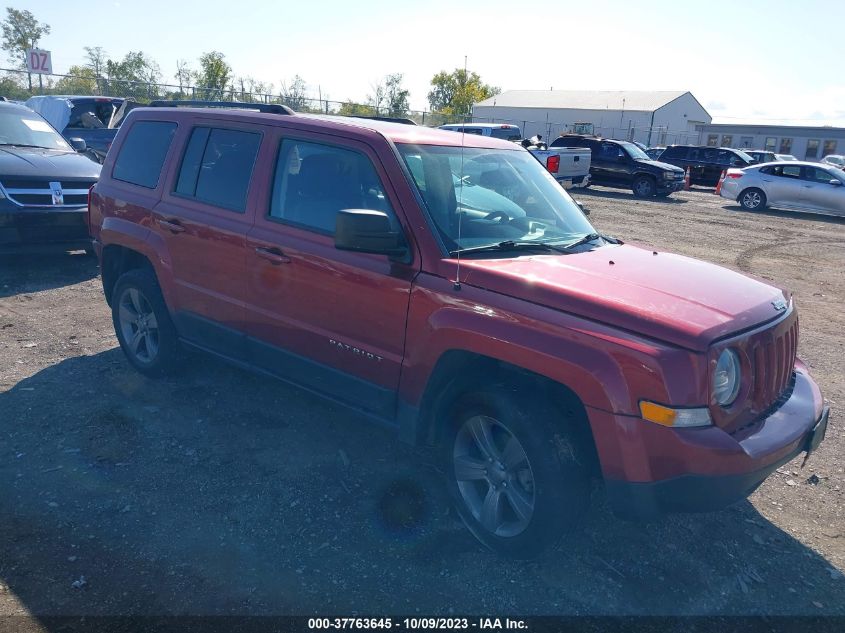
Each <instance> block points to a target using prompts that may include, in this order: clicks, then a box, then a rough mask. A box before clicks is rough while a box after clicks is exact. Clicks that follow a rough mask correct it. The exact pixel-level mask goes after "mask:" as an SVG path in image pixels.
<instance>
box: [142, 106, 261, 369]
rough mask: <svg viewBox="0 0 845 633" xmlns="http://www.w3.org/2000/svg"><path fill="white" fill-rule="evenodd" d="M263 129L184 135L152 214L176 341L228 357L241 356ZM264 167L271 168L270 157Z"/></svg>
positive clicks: (223, 128) (205, 128) (224, 128)
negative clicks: (169, 283)
mask: <svg viewBox="0 0 845 633" xmlns="http://www.w3.org/2000/svg"><path fill="white" fill-rule="evenodd" d="M261 139H262V128H261V127H260V126H250V125H225V124H223V123H222V122H219V123H218V122H211V123H209V124H208V125H198V126H196V127H194V128H193V129H191V130H189V131H187V139H186V141H185V149H184V152H183V156H182V160H181V164H180V168H179V169H178V170H177V171H176V174H175V175H174V176H173V177H172V180H171V182H170V183H168V186H167V189H166V191H165V193H164V194H163V195H162V199H161V202H159V204H158V205H156V207H155V209H154V210H153V218H152V220H153V222H152V226H151V229H152V231H153V232H154V233H156V234H157V235H158V236H159V238H160V239H161V240H163V241H164V242H165V244H166V249H165V251H166V252H167V253H168V254H169V257H170V261H169V262H166V264H165V265H169V266H170V268H171V270H172V277H173V281H174V297H173V299H174V301H173V303H174V305H173V308H174V317H175V320H176V325H177V328H178V329H179V333H180V335H181V336H183V337H184V338H186V339H187V340H189V341H192V342H194V343H197V344H200V345H202V346H204V347H208V348H210V349H214V350H215V351H220V352H222V353H225V354H226V355H228V356H234V357H240V356H242V355H243V352H244V349H245V345H244V341H245V336H244V335H243V334H241V332H240V331H239V330H240V329H241V327H242V323H243V318H244V298H245V290H244V285H245V279H246V268H245V250H244V249H245V243H246V233H247V230H248V229H249V227H250V226H251V225H252V222H253V219H254V213H255V208H254V207H255V191H254V188H252V190H251V187H250V183H251V179H252V172H253V168H254V166H255V164H256V161H257V157H258V152H259V149H260V147H261ZM268 159H269V160H272V159H270V158H269V157H268Z"/></svg>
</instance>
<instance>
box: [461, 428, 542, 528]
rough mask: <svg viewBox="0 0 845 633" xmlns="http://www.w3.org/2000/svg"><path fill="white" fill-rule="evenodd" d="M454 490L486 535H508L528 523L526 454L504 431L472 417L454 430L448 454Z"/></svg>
mask: <svg viewBox="0 0 845 633" xmlns="http://www.w3.org/2000/svg"><path fill="white" fill-rule="evenodd" d="M452 461H453V468H454V475H455V479H456V481H457V485H458V491H459V492H460V495H461V498H462V500H463V502H464V504H465V505H466V507H467V509H468V510H469V511H470V512H471V513H472V516H473V517H474V518H475V520H476V521H478V522H479V523H480V524H481V526H482V527H483V528H484V529H485V530H487V531H488V532H489V533H491V534H494V535H496V536H501V537H513V536H516V535H518V534H520V533H522V532H523V531H524V530H525V529H526V528H527V527H528V525H529V523H530V522H531V518H532V516H533V514H534V506H535V502H536V491H535V488H534V474H533V472H532V470H531V464H530V463H529V461H528V455H527V454H526V452H525V449H524V448H523V447H522V444H520V442H519V440H518V439H517V438H516V436H514V434H513V433H511V432H510V431H509V430H508V428H507V427H506V426H505V425H504V424H502V423H501V422H499V421H498V420H495V419H493V418H491V417H488V416H484V415H476V416H474V417H471V418H469V419H467V420H466V421H465V422H464V424H463V426H462V427H461V428H460V430H459V431H458V434H457V437H456V438H455V445H454V448H453V451H452Z"/></svg>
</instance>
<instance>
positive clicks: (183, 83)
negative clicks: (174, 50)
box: [173, 59, 194, 95]
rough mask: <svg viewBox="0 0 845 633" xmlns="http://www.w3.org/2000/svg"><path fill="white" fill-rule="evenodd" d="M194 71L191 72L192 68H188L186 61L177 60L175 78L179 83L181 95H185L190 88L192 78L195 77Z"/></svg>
mask: <svg viewBox="0 0 845 633" xmlns="http://www.w3.org/2000/svg"><path fill="white" fill-rule="evenodd" d="M193 75H194V71H192V70H191V67H190V66H188V62H186V61H185V60H184V59H177V60H176V74H175V75H173V77H174V78H175V79H176V81H178V82H179V94H180V95H183V94H185V88H187V87H189V86H190V83H191V77H193Z"/></svg>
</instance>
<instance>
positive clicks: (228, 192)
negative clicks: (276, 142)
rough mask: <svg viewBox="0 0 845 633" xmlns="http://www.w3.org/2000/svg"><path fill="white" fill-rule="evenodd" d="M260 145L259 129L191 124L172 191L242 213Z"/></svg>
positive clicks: (244, 208)
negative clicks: (177, 176) (190, 130)
mask: <svg viewBox="0 0 845 633" xmlns="http://www.w3.org/2000/svg"><path fill="white" fill-rule="evenodd" d="M260 145H261V134H259V133H258V132H245V131H243V130H226V129H223V128H208V127H198V128H194V130H193V132H191V138H190V140H189V141H188V147H187V148H186V150H185V155H184V157H183V158H182V166H181V168H180V169H179V179H178V180H177V182H176V191H175V193H176V194H178V195H181V196H186V197H189V198H196V199H197V200H200V201H202V202H207V203H209V204H213V205H215V206H218V207H223V208H224V209H229V210H230V211H236V212H238V213H243V212H244V211H245V210H246V197H247V193H248V192H249V182H250V180H251V178H252V169H253V167H254V165H255V159H256V157H257V156H258V148H259V147H260Z"/></svg>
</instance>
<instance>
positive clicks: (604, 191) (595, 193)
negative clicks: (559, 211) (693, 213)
mask: <svg viewBox="0 0 845 633" xmlns="http://www.w3.org/2000/svg"><path fill="white" fill-rule="evenodd" d="M569 195H570V196H572V197H573V198H576V199H578V198H580V197H582V196H584V197H587V198H593V197H595V198H611V199H614V200H631V201H633V202H658V203H661V204H686V203H687V202H688V200H684V199H683V198H677V197H675V196H674V194H672V195H669V196H667V197H665V198H661V197H660V196H654V197H651V198H637V197H636V196H635V195H634V194H633V193H632V192H630V191H628V192H626V191H624V190H619V189H610V188H606V187H596V186H590V187H589V188H587V189H584V188H583V187H582V188H580V189H574V190H573V189H570V190H569Z"/></svg>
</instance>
